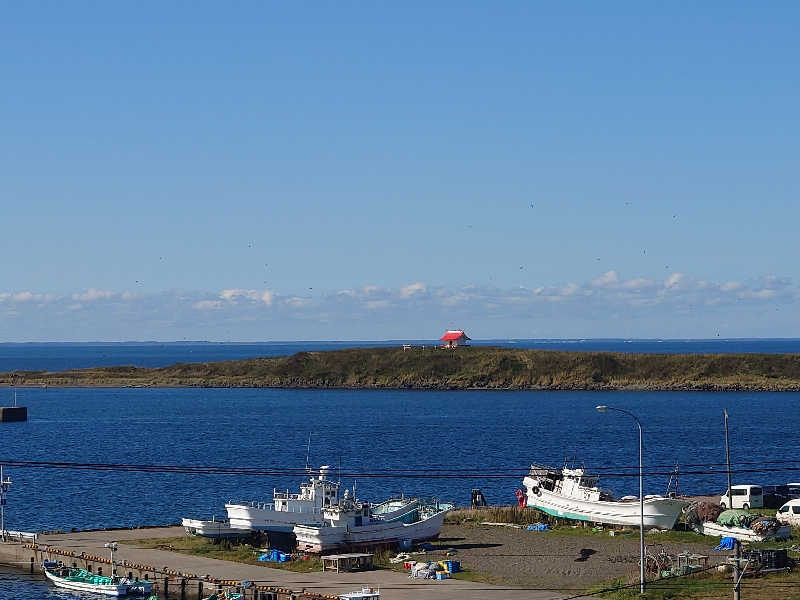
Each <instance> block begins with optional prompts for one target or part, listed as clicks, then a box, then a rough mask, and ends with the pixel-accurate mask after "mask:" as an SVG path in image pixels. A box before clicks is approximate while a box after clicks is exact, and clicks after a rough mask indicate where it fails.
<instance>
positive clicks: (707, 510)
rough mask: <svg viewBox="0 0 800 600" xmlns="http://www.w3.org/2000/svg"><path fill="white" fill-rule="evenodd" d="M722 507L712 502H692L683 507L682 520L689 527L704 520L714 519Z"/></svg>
mask: <svg viewBox="0 0 800 600" xmlns="http://www.w3.org/2000/svg"><path fill="white" fill-rule="evenodd" d="M721 513H722V507H720V505H719V504H714V503H713V502H694V503H692V504H690V505H689V506H688V507H686V509H684V520H685V521H686V524H687V525H689V527H696V526H697V525H700V523H705V522H706V521H716V520H717V518H718V517H719V515H720V514H721Z"/></svg>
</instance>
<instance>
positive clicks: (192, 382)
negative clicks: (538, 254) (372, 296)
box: [0, 346, 800, 391]
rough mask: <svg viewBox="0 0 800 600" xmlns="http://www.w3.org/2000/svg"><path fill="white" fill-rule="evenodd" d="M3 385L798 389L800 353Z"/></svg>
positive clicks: (50, 376) (414, 360)
mask: <svg viewBox="0 0 800 600" xmlns="http://www.w3.org/2000/svg"><path fill="white" fill-rule="evenodd" d="M0 385H17V386H39V385H47V386H50V387H69V386H81V387H91V386H106V387H126V386H133V387H150V386H167V387H277V388H283V387H285V388H365V389H378V388H384V389H489V390H492V389H515V390H516V389H537V390H538V389H556V390H566V389H581V390H584V389H594V390H616V389H652V390H681V391H684V390H739V391H741V390H753V391H757V390H770V391H773V390H774V391H777V390H792V391H797V390H800V354H623V353H618V352H567V351H560V350H525V349H514V348H496V347H495V348H493V347H461V348H458V349H457V350H440V349H438V348H436V347H431V346H429V347H427V348H425V349H424V350H423V349H422V348H421V347H415V348H412V349H411V351H404V350H403V349H402V348H400V347H396V348H392V347H386V348H349V349H343V350H335V351H329V352H298V353H297V354H294V355H292V356H284V357H270V358H251V359H246V360H233V361H223V362H210V363H179V364H174V365H170V366H167V367H160V368H155V369H148V368H139V367H124V366H118V367H93V368H89V369H75V370H70V371H62V372H58V373H55V372H53V373H51V372H42V371H13V372H7V373H0Z"/></svg>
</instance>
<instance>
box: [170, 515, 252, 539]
mask: <svg viewBox="0 0 800 600" xmlns="http://www.w3.org/2000/svg"><path fill="white" fill-rule="evenodd" d="M181 525H183V528H184V530H185V531H186V533H188V534H189V535H199V536H202V537H207V538H211V539H214V540H224V539H235V538H240V537H243V536H246V535H248V534H249V533H250V530H249V529H241V528H239V527H231V522H230V521H218V520H217V519H216V517H212V518H211V520H210V521H204V520H201V519H186V518H184V519H181Z"/></svg>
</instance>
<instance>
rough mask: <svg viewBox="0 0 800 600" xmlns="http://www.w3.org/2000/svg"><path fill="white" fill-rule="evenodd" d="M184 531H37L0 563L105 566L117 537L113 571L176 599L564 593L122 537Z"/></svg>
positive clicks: (443, 599)
mask: <svg viewBox="0 0 800 600" xmlns="http://www.w3.org/2000/svg"><path fill="white" fill-rule="evenodd" d="M182 535H185V532H184V531H183V528H182V527H158V528H146V529H130V530H129V529H123V530H113V531H87V532H76V533H59V534H41V535H39V536H38V539H37V541H36V543H35V544H34V543H30V542H28V543H0V563H2V564H6V565H9V566H13V567H16V568H19V569H24V570H26V571H27V570H29V569H33V570H34V571H38V570H39V564H40V563H41V562H42V561H43V560H61V561H63V562H64V563H65V564H68V565H71V564H73V563H75V564H76V565H77V566H78V567H81V568H85V569H87V570H88V569H90V568H91V570H92V572H94V573H96V572H97V571H98V569H102V570H103V573H108V572H110V568H111V567H110V565H109V559H108V551H107V550H106V549H105V548H104V547H103V544H105V543H106V542H110V541H116V542H117V543H118V544H119V549H118V551H117V552H116V553H115V555H114V556H115V562H117V573H118V574H125V575H127V574H128V573H131V574H132V575H133V576H134V577H136V578H138V579H145V578H147V579H149V580H151V581H155V582H156V587H157V590H158V594H159V597H160V598H170V599H175V600H197V599H199V598H204V597H206V596H209V595H211V594H212V593H214V592H215V591H217V589H218V588H223V589H224V588H226V587H229V586H237V585H239V584H240V583H241V582H242V581H250V582H252V584H253V585H252V586H251V587H249V588H246V589H244V590H243V592H244V594H245V600H330V599H337V598H338V595H339V594H343V593H346V592H352V591H355V590H357V589H360V588H362V587H375V588H379V589H380V593H381V598H382V600H411V599H414V600H418V599H430V600H484V599H485V598H495V597H498V598H499V597H502V598H504V599H509V600H553V599H555V598H558V597H559V596H563V594H557V593H554V592H549V591H534V590H530V589H528V590H525V589H519V588H514V587H506V586H489V585H487V584H485V583H473V582H470V581H459V580H455V579H449V580H445V581H435V580H419V579H409V578H408V576H407V575H406V574H404V573H398V572H394V571H388V570H376V571H362V572H358V573H333V572H330V571H326V572H324V573H323V572H312V573H295V572H292V571H285V570H282V569H274V568H270V567H268V566H261V565H248V564H243V563H237V562H229V561H224V560H217V559H212V558H205V557H202V556H192V555H188V554H179V553H177V552H171V551H169V550H156V549H149V548H136V547H135V546H133V545H127V544H126V541H127V542H128V543H131V542H132V540H136V539H143V538H151V539H152V538H172V537H177V536H182ZM123 561H124V564H123ZM487 588H491V589H490V590H487Z"/></svg>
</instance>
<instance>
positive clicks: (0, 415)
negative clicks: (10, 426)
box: [0, 406, 28, 423]
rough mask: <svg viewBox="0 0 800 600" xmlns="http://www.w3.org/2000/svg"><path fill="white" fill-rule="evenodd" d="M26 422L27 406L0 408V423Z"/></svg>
mask: <svg viewBox="0 0 800 600" xmlns="http://www.w3.org/2000/svg"><path fill="white" fill-rule="evenodd" d="M27 420H28V407H27V406H0V423H12V422H18V421H27Z"/></svg>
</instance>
